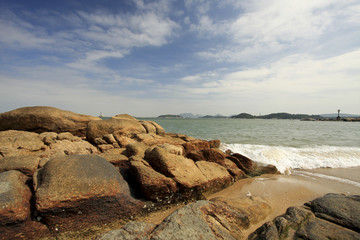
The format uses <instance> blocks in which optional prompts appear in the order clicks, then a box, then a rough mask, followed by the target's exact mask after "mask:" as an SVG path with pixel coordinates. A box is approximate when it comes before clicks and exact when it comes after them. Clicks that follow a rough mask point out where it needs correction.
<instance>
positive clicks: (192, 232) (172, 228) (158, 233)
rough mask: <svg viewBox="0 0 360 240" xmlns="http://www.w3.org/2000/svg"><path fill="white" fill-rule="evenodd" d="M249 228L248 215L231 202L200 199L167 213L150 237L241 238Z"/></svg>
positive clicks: (157, 239)
mask: <svg viewBox="0 0 360 240" xmlns="http://www.w3.org/2000/svg"><path fill="white" fill-rule="evenodd" d="M248 227H249V219H248V217H247V216H245V215H243V214H241V213H238V212H236V211H234V210H233V209H232V208H230V207H229V206H228V205H226V204H224V203H223V204H220V203H214V202H209V201H197V202H195V203H191V204H189V205H187V206H185V207H183V208H181V209H179V210H177V211H175V212H174V213H173V214H171V215H170V216H168V217H167V218H166V219H165V220H164V221H163V222H162V223H161V224H160V225H159V226H157V227H156V229H155V230H154V232H153V233H152V235H151V239H154V240H155V239H156V240H162V239H163V240H165V239H166V240H167V239H189V240H190V239H194V240H195V239H239V238H241V237H243V236H242V233H241V230H242V229H246V228H248Z"/></svg>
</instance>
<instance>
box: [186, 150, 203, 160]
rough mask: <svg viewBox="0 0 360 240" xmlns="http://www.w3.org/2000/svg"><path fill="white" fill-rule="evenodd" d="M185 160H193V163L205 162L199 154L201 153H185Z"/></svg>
mask: <svg viewBox="0 0 360 240" xmlns="http://www.w3.org/2000/svg"><path fill="white" fill-rule="evenodd" d="M185 157H186V158H190V159H191V160H193V161H194V162H197V161H206V159H205V158H204V155H203V154H201V151H191V152H188V153H186V155H185Z"/></svg>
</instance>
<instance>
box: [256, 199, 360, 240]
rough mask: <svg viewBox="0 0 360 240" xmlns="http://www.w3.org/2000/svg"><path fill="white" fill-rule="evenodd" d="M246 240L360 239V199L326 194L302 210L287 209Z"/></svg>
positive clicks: (301, 208)
mask: <svg viewBox="0 0 360 240" xmlns="http://www.w3.org/2000/svg"><path fill="white" fill-rule="evenodd" d="M249 239H252V240H255V239H259V240H260V239H266V240H268V239H309V240H318V239H352V240H353V239H354V240H355V239H360V196H358V195H354V196H345V195H341V194H326V195H325V196H323V197H320V198H317V199H315V200H313V201H311V202H309V203H306V204H305V205H304V206H302V207H290V208H288V209H287V211H286V213H285V214H284V215H282V216H279V217H276V218H275V219H274V220H273V221H271V222H267V223H265V224H264V225H263V226H261V227H260V228H258V229H257V230H256V231H255V232H254V233H252V234H251V235H250V236H249Z"/></svg>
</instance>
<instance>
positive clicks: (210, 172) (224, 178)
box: [195, 161, 232, 191]
mask: <svg viewBox="0 0 360 240" xmlns="http://www.w3.org/2000/svg"><path fill="white" fill-rule="evenodd" d="M195 164H196V166H197V167H198V168H199V169H200V171H201V172H202V174H204V176H205V177H206V179H207V181H208V183H207V188H208V190H210V191H216V190H219V189H222V188H224V187H226V186H229V185H230V184H231V183H232V177H231V175H230V174H229V172H228V171H227V170H226V168H224V167H223V166H220V165H219V164H217V163H214V162H207V161H198V162H196V163H195Z"/></svg>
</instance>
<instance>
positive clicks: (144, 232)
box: [96, 222, 156, 240]
mask: <svg viewBox="0 0 360 240" xmlns="http://www.w3.org/2000/svg"><path fill="white" fill-rule="evenodd" d="M155 227H156V225H155V224H152V223H145V222H129V223H127V224H125V226H124V227H122V228H121V229H117V230H112V231H109V232H107V233H104V234H102V235H100V236H98V237H97V238H96V240H133V239H137V240H146V239H149V234H150V233H151V232H152V231H153V230H154V228H155Z"/></svg>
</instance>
